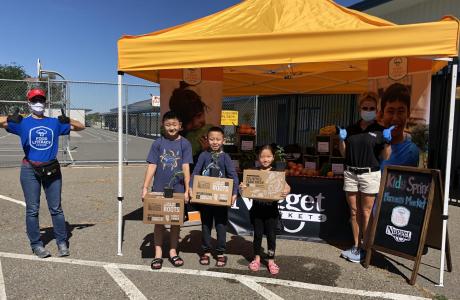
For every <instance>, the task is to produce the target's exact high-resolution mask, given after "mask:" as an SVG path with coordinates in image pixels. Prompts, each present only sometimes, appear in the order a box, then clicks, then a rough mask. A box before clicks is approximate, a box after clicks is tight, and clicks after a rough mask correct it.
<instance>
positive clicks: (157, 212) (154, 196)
mask: <svg viewBox="0 0 460 300" xmlns="http://www.w3.org/2000/svg"><path fill="white" fill-rule="evenodd" d="M143 221H144V224H164V225H182V224H184V194H183V193H174V196H173V198H165V197H163V193H156V192H155V193H148V194H147V195H146V197H145V198H144V218H143Z"/></svg>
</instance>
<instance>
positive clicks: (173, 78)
mask: <svg viewBox="0 0 460 300" xmlns="http://www.w3.org/2000/svg"><path fill="white" fill-rule="evenodd" d="M222 87H223V70H222V68H206V69H198V68H196V69H183V70H182V69H181V70H162V71H160V101H161V106H160V111H161V115H162V116H163V114H164V113H165V112H167V111H169V110H172V111H175V112H176V113H177V114H178V116H179V117H180V118H181V120H182V128H183V131H182V133H181V134H182V135H183V136H185V137H186V138H187V139H188V140H189V141H190V143H191V144H192V150H193V156H196V155H198V154H199V153H200V152H201V151H202V148H203V147H204V145H206V133H207V131H208V129H209V128H210V127H212V126H219V125H220V117H221V111H222Z"/></svg>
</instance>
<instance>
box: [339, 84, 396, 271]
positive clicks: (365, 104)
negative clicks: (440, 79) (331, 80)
mask: <svg viewBox="0 0 460 300" xmlns="http://www.w3.org/2000/svg"><path fill="white" fill-rule="evenodd" d="M377 103H378V96H377V95H376V94H374V93H365V94H363V95H362V96H361V97H360V100H359V108H360V112H361V119H360V120H359V121H358V123H356V124H353V125H351V126H349V127H348V128H347V129H339V139H340V144H339V148H340V153H341V154H342V156H344V157H345V165H346V169H345V170H344V186H343V189H344V190H345V192H346V193H347V202H348V205H349V207H350V215H351V219H350V222H351V227H352V231H353V238H354V244H353V247H352V248H351V249H347V250H345V251H343V252H342V254H341V256H342V257H344V258H346V259H348V260H349V261H351V262H356V263H359V262H361V261H362V260H363V259H364V257H365V253H364V250H362V247H361V236H362V237H363V240H364V242H365V240H366V231H367V227H368V226H367V225H368V223H369V218H370V215H371V212H372V207H373V205H374V200H375V194H377V193H378V191H379V188H380V176H381V175H380V174H381V173H380V160H382V159H383V160H386V159H388V158H389V157H390V155H391V146H390V141H391V130H392V129H393V128H389V129H385V127H383V126H381V125H379V124H378V123H377V122H376V120H375V118H376V115H377V112H376V110H377Z"/></svg>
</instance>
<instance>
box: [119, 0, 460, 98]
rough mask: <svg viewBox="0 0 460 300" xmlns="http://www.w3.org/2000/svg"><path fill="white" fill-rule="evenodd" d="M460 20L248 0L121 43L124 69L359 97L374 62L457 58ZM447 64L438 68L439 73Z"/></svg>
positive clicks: (326, 2)
mask: <svg viewBox="0 0 460 300" xmlns="http://www.w3.org/2000/svg"><path fill="white" fill-rule="evenodd" d="M458 45H459V21H458V20H457V19H455V18H453V17H445V18H444V19H443V20H441V21H439V22H432V23H421V24H411V25H395V24H393V23H391V22H388V21H386V20H383V19H380V18H377V17H373V16H370V15H367V14H364V13H361V12H358V11H354V10H351V9H347V8H344V7H342V6H340V5H338V4H336V3H334V2H333V1H331V0H289V1H285V0H248V1H244V2H242V3H240V4H238V5H235V6H232V7H230V8H228V9H226V10H223V11H221V12H218V13H215V14H213V15H210V16H207V17H204V18H201V19H198V20H195V21H192V22H189V23H186V24H182V25H178V26H175V27H172V28H168V29H164V30H160V31H156V32H153V33H149V34H145V35H139V36H123V37H122V38H121V39H120V40H119V41H118V54H119V56H118V70H119V71H123V72H125V73H127V74H130V75H133V76H136V77H140V78H143V79H146V80H150V81H154V82H159V70H163V69H181V68H196V67H201V68H205V67H224V91H223V92H224V95H225V96H237V95H270V94H289V93H327V94H334V93H342V94H343V93H360V92H362V91H364V90H365V89H366V87H367V61H368V60H369V59H374V58H384V57H394V56H418V57H450V56H456V55H457V54H458ZM444 64H445V63H440V62H437V63H434V64H433V70H438V69H439V68H441V67H442V66H444Z"/></svg>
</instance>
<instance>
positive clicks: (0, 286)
mask: <svg viewBox="0 0 460 300" xmlns="http://www.w3.org/2000/svg"><path fill="white" fill-rule="evenodd" d="M3 278H4V277H3V271H2V260H1V259H0V300H6V289H5V279H3Z"/></svg>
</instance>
